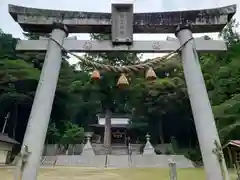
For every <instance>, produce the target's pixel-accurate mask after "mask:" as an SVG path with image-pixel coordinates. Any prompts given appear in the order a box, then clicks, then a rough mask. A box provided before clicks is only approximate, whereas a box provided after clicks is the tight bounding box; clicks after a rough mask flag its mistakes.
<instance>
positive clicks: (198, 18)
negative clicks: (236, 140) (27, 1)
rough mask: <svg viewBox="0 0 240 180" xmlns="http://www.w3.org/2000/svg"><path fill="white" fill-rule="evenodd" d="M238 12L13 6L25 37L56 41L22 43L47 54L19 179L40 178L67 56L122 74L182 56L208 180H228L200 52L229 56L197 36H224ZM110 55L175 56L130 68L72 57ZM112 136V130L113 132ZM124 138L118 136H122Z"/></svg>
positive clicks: (130, 6)
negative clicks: (159, 36) (148, 37)
mask: <svg viewBox="0 0 240 180" xmlns="http://www.w3.org/2000/svg"><path fill="white" fill-rule="evenodd" d="M235 12H236V6H235V5H232V6H227V7H222V8H216V9H203V10H195V11H174V12H156V13H133V4H131V3H126V4H124V3H123V4H120V3H116V4H112V13H96V12H69V11H57V10H42V9H33V8H27V7H20V6H14V5H9V13H10V14H11V15H12V17H13V19H14V20H15V21H16V22H18V23H19V25H20V26H21V27H22V29H23V30H24V31H25V32H38V33H45V34H46V33H51V37H50V38H41V39H39V40H27V41H26V40H20V41H18V44H17V47H16V49H17V50H18V51H22V52H24V51H25V52H26V51H38V52H47V53H46V57H45V61H44V65H43V69H42V73H41V76H40V80H39V84H38V87H37V91H36V95H35V98H34V103H33V106H32V110H31V114H30V117H29V121H28V126H27V129H26V133H25V136H24V141H23V145H22V150H21V155H22V156H21V161H19V173H18V175H19V176H21V177H20V178H19V179H24V180H33V179H36V177H37V172H38V168H39V164H40V159H41V155H42V150H43V146H44V141H45V137H46V132H47V128H48V123H49V118H50V114H51V109H52V104H53V99H54V95H55V90H56V85H57V81H58V76H59V70H60V67H61V60H62V53H69V54H71V55H73V56H75V57H76V58H78V59H79V60H81V61H82V62H83V63H84V64H85V65H88V66H92V67H95V68H98V69H104V70H107V71H114V72H118V73H126V72H130V71H131V72H134V71H140V70H147V69H148V70H149V69H150V70H153V68H154V67H156V66H157V64H159V63H161V62H162V61H163V60H169V58H170V57H171V56H172V55H176V54H177V53H179V54H181V60H182V64H183V70H184V76H185V80H186V85H187V90H188V94H189V99H190V103H191V108H192V111H193V117H194V122H195V126H196V130H197V135H198V140H199V144H200V148H201V152H202V157H203V162H204V168H205V172H206V177H207V179H208V180H223V179H228V178H229V177H228V172H227V169H226V165H225V160H224V157H223V156H222V149H221V145H220V141H219V136H218V133H217V129H216V125H215V120H214V116H213V113H212V108H211V105H210V102H209V98H208V94H207V90H206V86H205V83H204V78H203V75H202V72H201V67H200V64H199V60H198V53H197V52H214V51H226V50H227V48H226V45H225V43H224V42H222V41H214V40H206V39H204V38H199V39H194V38H193V35H192V33H207V32H219V31H221V30H222V29H223V27H224V26H225V25H226V24H227V23H228V21H229V20H230V19H231V18H232V16H233V15H234V14H235ZM69 33H111V34H112V41H91V40H89V41H82V40H75V39H68V38H66V37H67V36H68V34H69ZM133 33H174V34H175V35H176V37H177V39H174V40H167V41H134V40H133ZM109 51H111V52H115V51H120V52H141V53H144V52H156V53H160V52H162V53H169V52H170V53H169V54H168V55H166V56H164V57H161V58H156V59H153V60H151V61H146V62H142V63H140V64H135V65H134V64H133V65H130V66H124V67H115V66H111V65H108V64H100V63H94V62H91V61H89V60H87V59H84V58H82V57H80V56H78V55H76V54H74V53H72V52H109ZM122 77H123V80H126V79H124V76H122ZM39 127H41V128H39ZM109 132H110V129H108V131H107V133H109ZM119 134H120V133H116V136H118V135H119ZM119 137H120V136H119ZM23 167H24V168H23Z"/></svg>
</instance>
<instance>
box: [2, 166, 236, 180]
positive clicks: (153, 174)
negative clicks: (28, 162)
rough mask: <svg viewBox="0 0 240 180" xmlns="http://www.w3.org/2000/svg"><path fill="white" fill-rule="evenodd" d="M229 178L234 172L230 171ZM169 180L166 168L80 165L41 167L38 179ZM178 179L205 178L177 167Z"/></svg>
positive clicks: (8, 178) (6, 171)
mask: <svg viewBox="0 0 240 180" xmlns="http://www.w3.org/2000/svg"><path fill="white" fill-rule="evenodd" d="M13 174H14V169H13V168H0V177H4V180H12V179H13ZM230 174H231V180H235V179H236V174H235V173H234V172H233V171H230ZM1 179H2V178H1ZM54 179H58V180H93V179H94V180H123V179H124V180H169V170H168V169H157V168H156V169H154V168H151V169H150V168H149V169H146V168H145V169H97V168H81V167H55V168H41V169H40V173H39V176H38V180H54ZM178 179H179V180H188V179H194V180H205V179H206V178H205V173H204V170H203V169H197V168H196V169H178Z"/></svg>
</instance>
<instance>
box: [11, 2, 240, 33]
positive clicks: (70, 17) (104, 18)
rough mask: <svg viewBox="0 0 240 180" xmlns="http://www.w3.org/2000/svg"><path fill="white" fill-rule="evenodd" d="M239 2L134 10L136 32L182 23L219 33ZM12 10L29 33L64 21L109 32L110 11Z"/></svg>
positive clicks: (71, 27)
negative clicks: (183, 8) (196, 7)
mask: <svg viewBox="0 0 240 180" xmlns="http://www.w3.org/2000/svg"><path fill="white" fill-rule="evenodd" d="M236 8H237V6H236V5H230V6H226V7H220V8H215V9H203V10H191V11H172V12H153V13H134V16H133V17H134V21H133V32H134V33H175V31H176V27H177V25H179V24H186V23H188V24H191V26H192V32H193V33H203V32H220V31H221V30H222V28H223V27H224V26H225V25H226V24H227V23H228V22H229V21H230V20H231V18H232V17H233V15H234V14H235V13H236ZM9 13H10V14H11V16H12V17H13V19H14V20H15V21H16V22H18V23H19V24H20V26H21V27H22V29H23V30H24V31H26V32H40V33H50V32H51V31H52V24H53V22H62V23H63V24H65V25H66V26H67V28H68V31H69V33H110V32H111V13H98V12H78V11H61V10H47V9H36V8H29V7H22V6H15V5H9Z"/></svg>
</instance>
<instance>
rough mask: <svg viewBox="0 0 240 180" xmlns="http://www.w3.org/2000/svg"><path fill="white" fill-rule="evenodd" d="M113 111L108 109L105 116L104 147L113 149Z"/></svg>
mask: <svg viewBox="0 0 240 180" xmlns="http://www.w3.org/2000/svg"><path fill="white" fill-rule="evenodd" d="M111 115H112V113H111V111H110V109H106V114H105V125H104V147H105V148H110V147H111Z"/></svg>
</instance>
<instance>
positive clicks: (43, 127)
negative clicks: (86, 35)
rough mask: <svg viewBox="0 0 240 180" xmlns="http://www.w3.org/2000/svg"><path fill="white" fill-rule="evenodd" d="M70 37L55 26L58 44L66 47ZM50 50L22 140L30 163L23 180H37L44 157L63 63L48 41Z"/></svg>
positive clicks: (24, 170)
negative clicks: (64, 44)
mask: <svg viewBox="0 0 240 180" xmlns="http://www.w3.org/2000/svg"><path fill="white" fill-rule="evenodd" d="M67 34H68V33H67V29H66V27H65V26H64V25H62V24H58V23H55V24H53V30H52V33H51V37H52V39H54V40H56V41H57V42H58V43H59V44H63V40H64V38H65V37H66V36H67ZM47 49H48V50H47V53H46V56H45V61H44V64H43V68H42V72H41V76H40V80H39V82H38V87H37V91H36V94H35V98H34V102H33V106H32V110H31V114H30V117H29V121H28V125H27V129H26V132H25V136H24V140H23V147H24V146H26V147H27V148H28V150H29V155H28V158H27V163H26V164H25V167H24V168H22V173H21V174H22V178H21V179H23V180H36V179H37V172H38V168H39V166H40V157H41V156H42V151H43V146H44V141H45V138H46V133H47V129H48V124H49V119H50V114H51V111H52V104H53V99H54V96H55V91H56V86H57V81H58V76H59V71H60V67H61V62H62V52H61V51H62V50H61V48H60V47H59V46H58V45H57V44H56V42H54V41H52V40H49V42H48V48H47ZM23 151H24V150H23V149H22V150H21V152H22V153H23ZM19 176H20V175H19Z"/></svg>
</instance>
